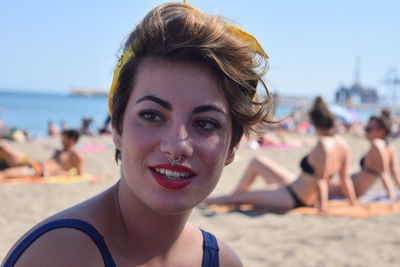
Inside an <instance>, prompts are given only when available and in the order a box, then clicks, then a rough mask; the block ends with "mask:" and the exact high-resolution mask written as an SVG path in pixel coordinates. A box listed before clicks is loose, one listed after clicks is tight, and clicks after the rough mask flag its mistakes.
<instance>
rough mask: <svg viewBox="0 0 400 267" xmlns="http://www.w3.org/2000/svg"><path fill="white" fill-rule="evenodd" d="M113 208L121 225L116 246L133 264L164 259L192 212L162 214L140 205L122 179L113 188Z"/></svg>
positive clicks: (142, 204)
mask: <svg viewBox="0 0 400 267" xmlns="http://www.w3.org/2000/svg"><path fill="white" fill-rule="evenodd" d="M116 187H117V188H116V190H115V205H116V206H117V210H118V212H119V218H120V219H119V220H120V221H119V223H121V224H122V227H121V229H123V230H122V232H121V233H120V234H121V235H119V236H118V240H116V242H118V243H119V244H118V246H119V247H120V248H121V249H123V250H124V251H126V253H127V254H126V255H129V257H130V258H132V259H135V261H136V262H138V261H139V262H142V263H144V262H147V261H148V260H149V259H154V258H155V257H156V256H160V255H167V253H168V252H169V249H172V248H173V246H174V244H175V243H176V241H177V240H178V238H179V237H180V236H181V233H182V231H183V230H184V227H185V225H186V222H187V219H188V217H189V215H190V212H191V210H189V211H186V212H182V213H179V214H172V215H171V214H161V213H159V212H157V211H155V210H153V209H151V208H150V207H148V206H146V205H145V204H144V203H142V202H141V201H140V200H139V199H138V198H137V197H136V196H135V195H134V194H133V193H132V192H131V191H130V190H129V185H127V184H126V182H125V180H124V179H123V178H122V179H121V180H120V181H119V183H118V184H117V186H116Z"/></svg>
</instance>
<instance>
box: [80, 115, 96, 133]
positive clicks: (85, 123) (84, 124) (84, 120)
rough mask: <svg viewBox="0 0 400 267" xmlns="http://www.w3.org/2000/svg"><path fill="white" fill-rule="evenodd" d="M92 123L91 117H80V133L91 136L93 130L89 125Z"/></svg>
mask: <svg viewBox="0 0 400 267" xmlns="http://www.w3.org/2000/svg"><path fill="white" fill-rule="evenodd" d="M92 123H93V118H82V123H81V128H80V134H82V135H88V136H92V135H93V132H92V129H91V125H92Z"/></svg>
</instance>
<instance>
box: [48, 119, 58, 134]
mask: <svg viewBox="0 0 400 267" xmlns="http://www.w3.org/2000/svg"><path fill="white" fill-rule="evenodd" d="M47 134H48V136H55V135H59V134H60V129H58V127H57V125H55V124H54V123H53V122H52V121H49V122H48V123H47Z"/></svg>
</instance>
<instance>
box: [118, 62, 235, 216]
mask: <svg viewBox="0 0 400 267" xmlns="http://www.w3.org/2000/svg"><path fill="white" fill-rule="evenodd" d="M231 136H232V130H231V117H230V113H229V108H228V102H227V99H226V97H225V96H224V94H223V91H222V89H221V88H220V87H219V86H218V83H217V81H216V79H215V78H214V76H213V75H212V74H211V73H210V70H208V69H207V68H206V67H204V66H202V65H199V64H194V63H176V62H174V63H172V62H167V61H150V60H147V61H144V62H143V63H142V64H141V66H140V68H139V70H138V73H137V77H136V83H135V86H134V88H133V91H132V94H131V96H130V99H129V101H128V104H127V107H126V111H125V116H124V120H123V127H122V134H121V135H119V134H118V133H116V134H115V136H114V143H115V145H116V147H117V148H118V149H119V150H120V151H121V156H122V172H123V178H122V179H124V181H123V183H125V184H126V185H127V186H126V187H127V188H126V189H128V190H130V192H131V193H133V194H131V195H132V196H133V197H134V198H136V199H137V200H138V201H140V202H141V203H143V204H145V205H146V206H148V207H150V208H151V209H154V210H157V211H159V212H164V213H176V212H182V211H187V210H188V209H191V208H193V207H194V206H195V205H197V204H198V203H199V202H201V201H202V200H204V199H205V198H206V197H207V196H208V195H209V194H210V193H211V191H212V190H213V189H214V187H215V186H216V184H217V182H218V180H219V178H220V176H221V172H222V169H223V167H224V166H225V165H226V164H229V163H230V162H231V161H232V160H233V157H234V150H231V149H230V141H231ZM171 157H173V158H174V159H178V158H181V160H180V163H179V164H178V165H173V164H171V162H170V160H169V159H170V158H171Z"/></svg>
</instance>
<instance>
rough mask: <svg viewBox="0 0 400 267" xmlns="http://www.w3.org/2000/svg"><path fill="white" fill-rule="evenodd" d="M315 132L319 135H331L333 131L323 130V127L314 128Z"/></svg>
mask: <svg viewBox="0 0 400 267" xmlns="http://www.w3.org/2000/svg"><path fill="white" fill-rule="evenodd" d="M316 133H317V135H318V136H319V137H323V136H333V135H334V134H335V133H334V131H333V130H332V129H329V130H324V129H316Z"/></svg>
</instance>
